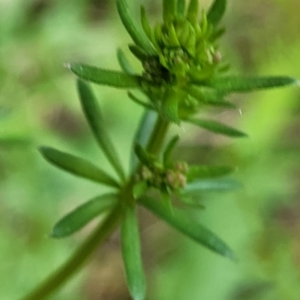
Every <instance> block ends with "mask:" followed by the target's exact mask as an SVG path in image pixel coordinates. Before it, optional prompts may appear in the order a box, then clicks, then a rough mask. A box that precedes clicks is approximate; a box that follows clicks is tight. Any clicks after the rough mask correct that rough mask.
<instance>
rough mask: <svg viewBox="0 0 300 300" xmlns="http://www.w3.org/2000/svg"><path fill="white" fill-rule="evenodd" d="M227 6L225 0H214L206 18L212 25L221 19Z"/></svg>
mask: <svg viewBox="0 0 300 300" xmlns="http://www.w3.org/2000/svg"><path fill="white" fill-rule="evenodd" d="M226 6H227V0H215V1H214V3H213V4H212V6H211V8H210V9H209V11H208V14H207V19H208V21H209V22H210V23H211V24H213V25H214V26H216V25H218V23H219V22H220V21H221V19H222V17H223V15H224V13H225V10H226Z"/></svg>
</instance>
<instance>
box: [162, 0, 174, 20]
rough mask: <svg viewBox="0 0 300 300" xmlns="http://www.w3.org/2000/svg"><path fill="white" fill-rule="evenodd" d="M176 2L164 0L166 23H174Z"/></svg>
mask: <svg viewBox="0 0 300 300" xmlns="http://www.w3.org/2000/svg"><path fill="white" fill-rule="evenodd" d="M176 2H177V1H176V0H163V18H164V21H165V22H169V21H172V19H173V18H174V17H175V16H176V10H177V5H176Z"/></svg>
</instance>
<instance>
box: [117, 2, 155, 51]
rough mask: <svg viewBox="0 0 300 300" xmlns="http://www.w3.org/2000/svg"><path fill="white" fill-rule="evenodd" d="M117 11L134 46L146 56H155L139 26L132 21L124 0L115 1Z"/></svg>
mask: <svg viewBox="0 0 300 300" xmlns="http://www.w3.org/2000/svg"><path fill="white" fill-rule="evenodd" d="M117 9H118V13H119V16H120V18H121V21H122V23H123V25H124V27H125V28H126V30H127V32H128V33H129V35H130V36H131V38H132V40H133V41H134V42H135V44H136V45H137V46H139V47H141V48H142V49H143V50H144V51H145V52H146V53H147V54H148V55H155V50H154V48H153V47H152V45H151V43H150V41H149V40H148V39H147V37H146V35H145V33H144V32H143V30H142V29H141V28H140V26H139V25H138V24H137V23H136V22H135V21H134V18H133V16H131V14H130V11H129V8H128V4H127V2H126V1H125V0H117Z"/></svg>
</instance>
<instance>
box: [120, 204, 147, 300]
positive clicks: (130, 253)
mask: <svg viewBox="0 0 300 300" xmlns="http://www.w3.org/2000/svg"><path fill="white" fill-rule="evenodd" d="M121 244H122V256H123V261H124V267H125V273H126V279H127V284H128V288H129V291H130V294H131V296H132V297H133V299H134V300H144V299H145V295H146V280H145V275H144V270H143V264H142V257H141V246H140V238H139V229H138V221H137V216H136V211H135V207H134V206H133V207H128V206H127V207H125V208H124V217H123V220H122V224H121Z"/></svg>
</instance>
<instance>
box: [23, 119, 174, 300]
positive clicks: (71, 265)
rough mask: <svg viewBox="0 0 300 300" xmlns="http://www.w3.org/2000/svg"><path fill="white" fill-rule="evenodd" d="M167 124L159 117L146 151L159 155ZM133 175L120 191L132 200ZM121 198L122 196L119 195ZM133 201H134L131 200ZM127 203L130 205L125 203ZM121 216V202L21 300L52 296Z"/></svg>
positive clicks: (102, 240) (103, 238)
mask: <svg viewBox="0 0 300 300" xmlns="http://www.w3.org/2000/svg"><path fill="white" fill-rule="evenodd" d="M168 125H169V123H168V122H166V121H164V120H162V119H161V118H160V117H159V116H158V118H157V121H156V124H155V126H154V128H153V130H152V134H151V137H150V139H149V142H148V145H147V151H149V152H150V153H152V154H159V151H160V149H161V147H162V145H163V141H164V138H165V135H166V133H167V130H168ZM134 178H135V175H132V177H131V178H130V180H129V181H128V182H127V184H126V185H125V186H124V187H123V188H122V189H121V190H122V191H123V197H125V198H128V199H130V198H132V199H133V197H132V191H131V189H132V186H133V183H134V180H135V179H134ZM121 196H122V194H121ZM133 200H134V199H133ZM127 203H130V201H129V202H127ZM121 215H122V201H121V203H120V205H118V206H116V207H115V208H114V209H113V210H112V211H111V213H110V214H109V215H108V216H107V218H106V219H105V221H104V222H102V223H101V224H100V225H99V226H98V227H97V228H96V229H95V231H94V232H93V233H92V234H91V235H90V237H88V238H87V240H86V241H85V242H84V243H83V244H82V245H81V247H80V248H79V249H78V250H77V251H76V252H75V253H74V254H73V256H72V257H71V258H70V259H69V260H68V261H67V262H66V263H65V264H64V265H63V266H61V267H60V268H59V269H58V270H57V271H56V272H55V273H53V274H52V275H50V277H49V278H47V279H46V280H45V281H44V282H42V283H41V285H40V286H38V287H37V288H36V289H35V290H33V291H32V292H31V293H30V294H28V295H27V296H25V297H24V298H22V300H42V299H45V298H46V297H48V296H49V295H50V294H52V293H53V292H54V291H55V290H57V289H58V288H59V287H60V286H61V285H63V284H64V283H65V282H66V281H67V280H68V279H69V278H70V277H71V276H72V275H74V274H75V272H76V271H77V270H79V269H80V268H81V267H82V266H83V265H84V263H85V262H86V260H87V258H88V257H89V256H90V255H91V254H92V252H93V251H94V250H95V249H96V248H97V247H99V246H100V245H101V244H102V243H103V242H104V241H105V239H106V238H107V237H108V236H109V235H110V234H111V233H112V232H113V230H114V229H115V228H116V227H117V225H118V222H119V220H120V217H121Z"/></svg>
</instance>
